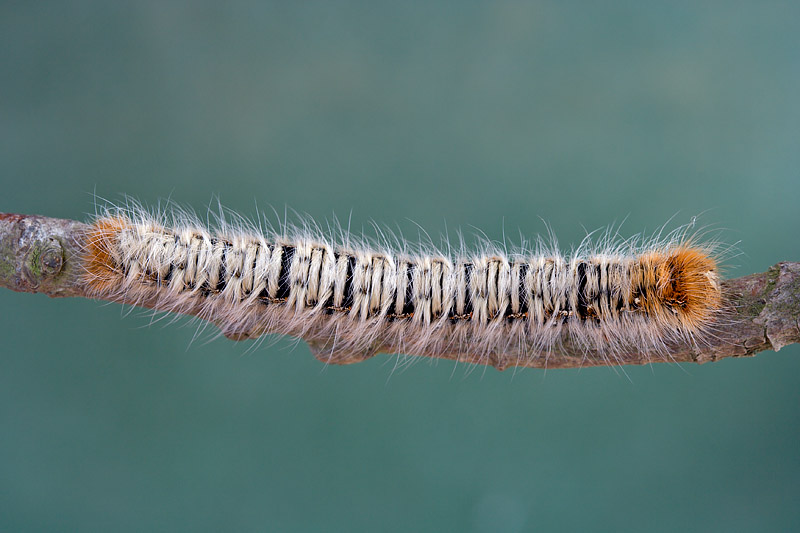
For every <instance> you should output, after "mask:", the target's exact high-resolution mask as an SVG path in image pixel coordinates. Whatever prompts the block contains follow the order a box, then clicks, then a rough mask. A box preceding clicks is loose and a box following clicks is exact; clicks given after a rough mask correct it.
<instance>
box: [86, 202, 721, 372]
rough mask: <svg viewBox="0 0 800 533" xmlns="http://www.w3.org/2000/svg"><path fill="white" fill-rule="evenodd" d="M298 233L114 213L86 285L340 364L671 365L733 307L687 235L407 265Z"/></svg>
mask: <svg viewBox="0 0 800 533" xmlns="http://www.w3.org/2000/svg"><path fill="white" fill-rule="evenodd" d="M175 220H178V222H175ZM298 234H299V236H294V237H292V236H287V235H285V234H284V235H278V234H275V235H265V234H262V233H260V232H258V231H255V230H254V228H248V227H246V226H245V225H239V226H236V227H231V226H228V225H223V227H222V228H220V229H219V230H214V231H212V230H209V229H207V228H205V227H203V226H202V225H201V224H199V223H197V222H193V221H187V220H186V217H185V216H184V217H182V218H181V217H177V218H174V219H173V220H172V221H170V220H169V219H167V218H164V217H159V216H155V215H151V214H149V213H147V212H146V211H144V210H141V209H134V210H119V211H115V212H110V213H107V214H106V215H104V216H101V217H99V218H98V219H97V220H96V221H95V222H94V224H93V225H92V226H91V230H90V234H89V238H88V240H87V245H86V249H85V257H84V265H85V273H84V278H85V283H86V284H87V285H88V286H89V287H90V290H91V293H92V294H93V295H94V296H96V297H102V298H106V299H116V300H120V301H127V302H133V303H141V304H143V305H147V306H148V307H153V308H156V309H160V310H164V311H175V312H179V313H189V314H194V315H197V316H198V317H200V318H203V319H205V320H209V321H211V322H213V323H215V324H216V325H218V326H219V327H220V329H221V330H222V332H223V333H224V334H225V335H226V336H228V337H231V338H235V339H243V338H255V337H259V336H261V335H264V334H267V333H280V334H287V335H292V336H295V337H298V338H302V339H303V340H305V341H306V342H307V343H308V344H309V346H310V347H311V350H312V352H313V353H314V355H315V356H316V357H317V358H318V359H320V360H322V361H325V362H327V363H336V364H346V363H354V362H358V361H362V360H364V359H366V358H369V357H371V356H373V355H375V354H376V353H378V352H389V353H400V354H409V355H422V356H434V357H447V358H452V359H464V360H473V361H474V360H475V357H474V355H475V354H478V355H479V356H480V361H481V362H484V363H485V364H491V365H493V366H495V367H498V368H501V369H502V368H505V367H507V366H516V365H519V364H521V362H522V361H525V360H529V359H530V358H547V357H548V355H549V354H550V353H551V352H552V350H553V349H554V348H555V347H556V346H557V345H561V346H563V345H564V344H565V343H566V344H569V346H570V351H571V352H573V353H574V355H575V356H576V357H580V356H581V354H587V353H592V354H593V356H598V354H599V357H602V358H604V359H607V360H608V362H614V360H615V359H617V358H619V357H620V356H621V355H622V354H624V353H625V352H627V351H637V352H643V353H647V354H650V355H651V356H653V357H667V349H668V346H669V345H670V343H671V342H679V341H687V340H688V341H690V342H702V339H703V337H704V336H705V335H707V334H708V333H709V332H710V331H711V329H712V327H713V324H714V322H715V320H716V318H717V316H718V314H719V312H720V309H721V302H722V296H721V291H720V279H719V275H718V268H717V263H716V260H715V259H714V257H713V253H712V252H713V250H712V247H711V246H703V245H699V244H697V243H695V242H694V240H693V239H691V238H687V237H686V234H685V232H676V233H673V234H671V235H670V236H669V237H668V238H666V239H664V240H661V241H659V242H657V243H654V244H650V245H649V246H644V247H641V248H638V249H635V248H636V247H634V246H631V248H633V249H632V250H628V251H626V252H627V253H626V252H623V246H622V245H616V246H611V245H605V246H602V247H599V248H596V249H595V250H593V251H592V250H591V249H590V248H591V247H590V246H589V245H585V246H582V247H581V248H580V249H579V251H578V252H577V253H573V254H571V255H570V256H568V257H565V256H563V255H561V254H559V253H557V252H553V251H542V252H538V253H533V252H530V253H520V254H514V255H507V254H505V253H500V252H499V251H489V252H485V253H473V254H468V253H462V254H461V255H459V256H457V257H447V256H445V255H443V254H424V253H418V254H403V253H398V252H396V251H393V250H391V249H390V248H389V247H388V246H385V247H380V248H379V247H375V246H373V247H370V246H366V245H364V246H345V245H340V246H334V245H332V244H330V243H329V242H326V240H325V239H323V238H318V237H317V238H312V237H308V236H304V235H303V234H302V232H298ZM376 248H379V249H376ZM601 248H602V249H601ZM467 354H469V355H470V356H472V357H470V358H466V357H465V356H466V355H467Z"/></svg>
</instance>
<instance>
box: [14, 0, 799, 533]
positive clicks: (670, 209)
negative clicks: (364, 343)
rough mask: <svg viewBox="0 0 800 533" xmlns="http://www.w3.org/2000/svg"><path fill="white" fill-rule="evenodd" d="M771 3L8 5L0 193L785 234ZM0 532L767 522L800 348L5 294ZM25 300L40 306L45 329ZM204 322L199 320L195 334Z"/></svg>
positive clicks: (791, 146) (785, 19) (788, 19)
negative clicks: (521, 349)
mask: <svg viewBox="0 0 800 533" xmlns="http://www.w3.org/2000/svg"><path fill="white" fill-rule="evenodd" d="M798 20H800V5H798V4H797V3H792V2H727V1H726V2H722V1H719V2H703V3H698V2H671V3H669V5H666V4H665V5H658V4H657V3H655V2H642V3H636V2H603V3H593V2H556V1H546V2H532V3H485V4H479V3H474V2H440V3H436V4H433V5H428V4H426V5H421V4H416V3H400V2H394V3H385V4H376V3H373V2H339V3H333V2H292V3H290V2H286V3H267V2H254V3H252V4H247V3H235V4H233V5H227V6H224V7H223V6H222V4H220V3H218V2H184V3H181V2H144V1H142V2H137V3H131V4H130V5H124V4H123V3H111V2H71V3H69V4H67V3H62V2H44V3H29V2H3V3H2V4H0V80H2V83H0V186H1V187H0V190H2V193H0V211H5V212H22V213H39V214H46V215H49V216H55V217H63V218H74V219H86V218H87V217H88V216H89V214H91V213H94V210H95V195H96V196H97V197H100V198H107V199H110V200H112V201H119V200H121V199H122V198H123V195H126V194H127V195H130V196H132V197H134V198H136V199H139V200H141V201H142V202H145V203H147V204H149V205H154V204H156V203H158V202H159V201H160V200H162V201H163V199H165V198H171V199H173V200H175V201H176V202H178V203H179V204H181V205H184V206H190V207H193V208H195V209H196V210H197V211H198V212H201V213H203V212H204V211H205V210H206V209H207V207H208V205H209V204H214V205H216V204H215V202H216V197H217V196H218V197H219V199H220V201H221V202H222V204H223V205H225V206H226V207H229V208H231V209H233V210H235V211H237V212H240V213H242V214H244V215H246V216H250V217H254V216H257V213H260V212H267V213H271V208H273V207H274V208H275V209H276V210H277V211H278V212H279V213H281V214H282V213H283V212H284V209H286V208H287V207H289V208H292V209H296V210H297V211H300V212H303V213H307V214H308V215H310V216H311V217H313V218H314V219H316V220H319V221H325V220H330V219H332V217H333V216H334V215H336V216H337V217H338V218H339V219H342V220H347V219H350V220H351V222H350V224H351V227H352V228H353V230H354V232H356V233H360V232H361V231H362V229H363V230H364V231H365V232H366V233H367V234H372V230H371V223H372V222H373V221H375V222H377V223H378V224H381V225H386V226H389V227H392V228H397V230H398V231H402V232H403V234H404V235H405V237H406V238H407V239H409V240H412V241H416V240H417V239H418V235H419V233H420V230H419V228H418V226H417V225H419V226H421V227H422V228H424V229H425V230H426V231H427V232H428V233H429V234H430V235H431V236H432V238H433V239H434V241H437V242H438V240H439V236H440V235H442V234H444V233H445V232H450V234H451V235H452V234H453V233H454V232H455V230H456V229H459V228H460V229H462V230H463V231H464V233H465V237H466V239H467V241H468V242H470V241H473V240H474V237H473V235H474V234H475V233H476V232H477V231H478V230H476V229H475V228H479V229H480V231H483V232H485V234H486V235H487V236H488V237H489V238H491V239H496V240H502V239H503V235H504V232H505V235H506V236H508V237H509V238H510V239H511V240H513V241H515V242H518V241H519V238H518V235H520V234H522V235H525V236H533V235H535V234H537V233H541V232H543V231H546V226H545V225H544V223H543V222H542V220H544V221H547V223H548V224H550V225H551V226H552V227H553V229H554V231H555V233H556V234H557V235H558V237H559V241H560V243H561V245H562V247H564V248H566V249H568V248H569V247H570V246H571V245H574V244H576V243H578V242H579V241H580V240H581V239H582V238H583V236H584V235H585V233H586V231H587V230H593V229H596V228H600V227H603V226H606V225H608V224H611V223H614V222H620V221H622V220H623V219H627V220H626V221H625V223H624V225H623V227H622V231H621V233H622V234H623V235H625V236H629V235H631V234H634V233H637V232H639V231H643V230H645V231H650V230H654V229H656V228H657V227H658V226H660V225H662V224H663V223H665V222H666V221H667V220H668V219H670V217H672V216H673V215H675V219H674V224H682V223H686V222H688V221H689V220H690V219H691V217H692V216H694V215H697V214H700V213H704V215H703V216H702V218H701V222H702V223H707V224H712V225H714V226H715V227H718V228H723V233H722V238H723V239H724V240H725V242H728V243H738V250H739V252H740V253H739V255H737V256H736V257H733V258H731V259H729V260H728V261H727V263H726V270H727V275H728V276H731V277H735V276H740V275H745V274H749V273H752V272H759V271H763V270H765V269H766V268H768V267H769V266H770V265H772V264H774V263H776V262H778V261H781V260H795V261H796V260H800V253H799V252H800V250H799V249H798V245H797V242H798V241H797V235H796V228H798V226H799V225H800V212H799V211H798V201H800V170H799V169H800V150H799V149H798V140H800V99H798V94H800V53H798V50H800V33H798V32H797V21H798ZM0 315H1V316H2V320H0V338H2V348H0V352H1V353H2V355H1V356H0V529H2V530H4V531H22V530H27V531H35V530H61V531H67V530H84V531H85V530H99V531H103V530H105V531H179V530H194V531H201V530H209V531H221V530H233V531H245V530H275V531H303V530H312V531H313V530H317V531H319V530H347V531H448V530H449V531H528V530H532V529H540V530H553V529H559V530H612V529H613V530H619V531H622V530H633V531H642V530H649V531H675V530H678V529H680V530H686V531H692V530H697V531H709V530H718V531H719V530H724V531H737V530H745V531H746V530H762V531H763V530H773V531H775V530H789V529H791V528H793V527H794V528H796V527H799V526H800V507H798V506H797V501H798V498H799V497H800V453H798V452H799V451H800V446H799V445H798V444H800V443H799V442H798V439H799V438H800V404H799V403H798V400H800V394H799V393H798V387H797V382H798V375H800V349H799V348H798V346H796V345H795V346H789V347H786V348H785V349H783V350H781V351H780V353H773V352H764V353H762V354H760V355H758V356H757V357H755V358H748V359H739V360H725V361H722V362H719V363H716V364H707V365H703V366H696V365H681V366H677V365H671V364H656V365H652V366H649V367H626V368H623V369H611V368H591V369H583V370H560V371H556V370H550V371H542V370H524V371H516V372H514V371H513V370H507V371H505V372H502V373H501V372H498V371H496V370H494V369H486V370H485V369H483V368H469V367H465V366H463V365H458V364H455V363H452V362H449V361H428V360H419V361H418V362H417V363H416V364H414V365H411V366H409V367H402V368H400V367H398V365H397V363H398V358H397V357H395V356H386V355H380V356H378V357H375V358H374V359H372V360H369V361H367V362H364V363H361V364H358V365H353V366H348V367H326V366H325V365H323V364H321V363H319V362H317V361H316V360H315V359H314V358H313V357H312V356H311V354H310V352H309V350H308V349H307V348H306V346H305V345H304V344H302V343H300V344H297V343H296V342H294V341H292V340H291V339H274V341H275V342H267V343H265V344H264V345H262V346H260V347H253V346H252V345H251V344H247V343H239V344H237V343H234V342H231V341H228V340H225V339H219V338H216V339H215V338H214V337H213V334H212V332H210V331H208V330H206V332H204V333H202V334H200V335H199V339H195V337H196V333H197V327H196V325H194V324H185V323H184V324H183V326H181V325H180V324H172V325H164V323H163V322H161V323H158V324H156V325H151V322H152V314H151V313H148V312H143V311H140V310H133V311H131V310H130V309H123V308H122V307H120V306H118V305H111V304H103V303H99V302H93V301H88V300H77V299H64V300H50V299H48V298H47V297H45V296H41V295H29V294H16V293H12V292H9V291H3V292H2V293H0ZM42 324H45V325H46V327H45V329H42V326H41V325H42ZM193 339H194V340H193Z"/></svg>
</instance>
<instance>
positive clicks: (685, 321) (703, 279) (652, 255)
mask: <svg viewBox="0 0 800 533" xmlns="http://www.w3.org/2000/svg"><path fill="white" fill-rule="evenodd" d="M637 263H638V265H637V267H636V268H635V272H634V274H635V275H633V276H632V289H633V290H632V296H631V298H632V302H630V303H631V306H632V307H635V308H640V309H643V310H644V311H645V312H646V313H648V314H652V315H656V316H662V317H664V316H666V317H669V315H672V316H674V317H675V318H677V320H678V322H679V323H680V325H681V326H683V327H685V328H686V329H688V330H692V331H697V330H698V329H702V327H703V325H704V324H708V323H709V321H710V320H711V319H712V318H713V316H712V315H713V314H714V313H715V312H716V311H717V310H719V308H720V306H721V303H722V295H721V292H720V284H719V275H718V273H717V262H716V261H715V260H714V259H713V258H712V257H711V256H709V255H708V253H706V252H705V251H703V250H701V249H699V248H693V247H692V246H690V245H679V246H677V247H675V248H672V249H668V250H665V251H654V252H649V253H646V254H643V255H642V256H641V257H640V258H639V260H638V261H637Z"/></svg>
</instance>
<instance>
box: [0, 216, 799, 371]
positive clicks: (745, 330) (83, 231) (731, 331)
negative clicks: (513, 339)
mask: <svg viewBox="0 0 800 533" xmlns="http://www.w3.org/2000/svg"><path fill="white" fill-rule="evenodd" d="M89 228H90V226H88V225H87V224H84V223H82V222H76V221H73V220H63V219H56V218H48V217H42V216H35V215H17V214H2V213H0V287H5V288H8V289H11V290H14V291H18V292H31V293H36V292H40V293H44V294H47V295H48V296H51V297H62V296H79V297H89V295H88V293H87V288H86V287H85V286H84V284H83V283H82V280H81V272H82V264H81V262H82V254H81V250H82V249H83V247H84V243H85V239H86V236H87V234H88V231H89ZM723 294H724V296H725V301H726V307H727V308H728V309H729V312H727V313H726V316H725V317H724V320H721V321H720V323H719V324H718V325H717V326H716V327H715V330H714V334H713V336H711V337H710V338H709V339H707V342H704V343H703V344H702V345H699V346H698V345H692V344H688V343H687V344H681V345H674V346H671V347H670V352H669V356H668V357H666V358H664V357H663V356H660V357H654V356H653V354H648V353H626V354H623V355H621V356H620V357H619V358H618V359H617V360H615V361H613V364H646V363H651V362H656V361H661V360H664V361H674V362H696V363H704V362H708V361H717V360H719V359H723V358H726V357H746V356H752V355H755V354H756V353H758V352H761V351H763V350H775V351H777V350H779V349H780V348H782V347H783V346H786V345H788V344H792V343H796V342H800V263H795V262H781V263H778V264H777V265H774V266H772V267H770V269H769V270H767V271H766V272H761V273H758V274H751V275H749V276H744V277H741V278H736V279H731V280H727V281H725V282H723ZM117 301H119V302H120V303H128V304H132V303H136V304H137V305H144V306H145V307H150V308H157V301H156V300H153V301H152V302H141V301H138V302H131V301H126V300H125V299H124V298H122V299H121V300H117ZM189 314H194V313H193V312H191V311H190V312H189ZM442 357H445V358H448V359H458V360H459V361H464V362H471V363H477V364H492V365H493V366H496V367H498V368H505V367H506V366H533V367H543V366H547V367H549V368H575V367H584V366H596V365H607V364H612V362H610V361H608V360H607V359H606V358H604V357H602V356H601V355H599V354H594V353H592V352H586V350H585V348H579V347H576V346H571V345H570V343H569V341H568V339H567V340H565V342H564V343H563V345H561V346H560V347H559V348H558V349H557V350H556V351H554V352H553V353H551V354H549V355H548V357H546V358H544V357H539V358H527V359H524V360H519V361H512V362H511V364H510V365H509V362H508V361H504V360H503V359H502V358H500V359H498V360H495V359H492V360H486V359H485V358H479V356H478V355H475V356H472V355H470V354H447V355H443V356H442Z"/></svg>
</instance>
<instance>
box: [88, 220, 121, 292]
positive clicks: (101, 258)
mask: <svg viewBox="0 0 800 533" xmlns="http://www.w3.org/2000/svg"><path fill="white" fill-rule="evenodd" d="M129 225H130V223H129V222H128V221H127V220H125V219H123V218H102V219H100V220H98V221H97V222H95V223H94V224H93V225H92V229H91V230H90V231H89V235H88V238H87V242H86V251H85V253H84V259H83V264H84V267H85V279H86V283H87V285H88V286H89V287H90V289H91V291H92V292H93V293H94V294H104V293H109V292H113V291H114V290H115V289H116V288H118V287H119V284H120V283H121V281H122V270H121V269H120V266H119V265H117V264H116V262H115V261H114V258H113V255H114V254H113V248H114V238H115V236H116V235H117V234H118V233H119V232H120V231H122V230H123V229H125V228H127V227H128V226H129Z"/></svg>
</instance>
